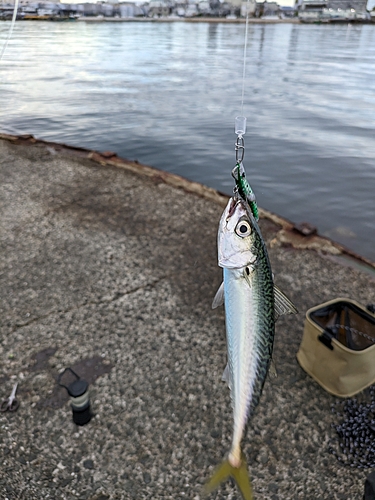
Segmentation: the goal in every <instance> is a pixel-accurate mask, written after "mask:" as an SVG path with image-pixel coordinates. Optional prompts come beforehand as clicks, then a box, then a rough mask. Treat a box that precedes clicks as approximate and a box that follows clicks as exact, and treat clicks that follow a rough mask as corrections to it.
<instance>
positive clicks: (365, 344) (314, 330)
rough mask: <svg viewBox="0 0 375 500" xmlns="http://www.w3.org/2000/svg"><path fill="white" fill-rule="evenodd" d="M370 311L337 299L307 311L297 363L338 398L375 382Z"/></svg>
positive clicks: (374, 318)
mask: <svg viewBox="0 0 375 500" xmlns="http://www.w3.org/2000/svg"><path fill="white" fill-rule="evenodd" d="M368 307H369V309H370V306H368ZM369 309H367V308H365V307H363V306H361V305H360V304H359V303H358V302H356V301H354V300H350V299H343V298H338V299H335V300H331V301H329V302H325V303H324V304H321V305H319V306H316V307H313V308H311V309H309V310H308V311H307V312H306V319H305V327H304V331H303V337H302V341H301V345H300V348H299V351H298V353H297V360H298V362H299V364H300V365H301V367H302V368H303V369H304V370H305V371H306V372H307V373H308V374H309V375H310V376H311V377H312V378H314V379H315V380H316V381H317V382H318V383H319V384H320V385H321V386H322V387H323V388H324V389H325V390H326V391H328V392H330V393H331V394H334V395H335V396H340V397H351V396H353V395H354V394H356V393H357V392H360V391H362V390H363V389H365V388H366V387H368V386H369V385H371V384H373V383H374V382H375V314H373V312H371V310H369Z"/></svg>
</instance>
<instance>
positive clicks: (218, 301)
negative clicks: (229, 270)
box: [212, 281, 224, 309]
mask: <svg viewBox="0 0 375 500" xmlns="http://www.w3.org/2000/svg"><path fill="white" fill-rule="evenodd" d="M223 304H224V281H223V282H222V284H221V285H220V286H219V289H218V291H217V292H216V295H215V297H214V300H213V301H212V309H216V308H217V307H219V306H222V305H223Z"/></svg>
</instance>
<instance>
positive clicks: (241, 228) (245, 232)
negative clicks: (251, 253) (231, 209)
mask: <svg viewBox="0 0 375 500" xmlns="http://www.w3.org/2000/svg"><path fill="white" fill-rule="evenodd" d="M235 231H236V234H237V235H238V236H241V238H246V236H249V235H250V234H251V226H250V224H249V223H248V222H247V221H245V220H240V222H239V223H238V224H237V226H236V229H235Z"/></svg>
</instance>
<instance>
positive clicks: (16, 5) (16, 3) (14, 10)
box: [0, 0, 18, 61]
mask: <svg viewBox="0 0 375 500" xmlns="http://www.w3.org/2000/svg"><path fill="white" fill-rule="evenodd" d="M17 11H18V0H15V2H14V9H13V17H12V22H11V23H10V28H9V32H8V36H7V38H6V40H5V42H4V45H3V49H2V51H1V54H0V61H1V60H2V58H3V56H4V53H5V50H6V48H7V46H8V43H9V40H10V39H11V36H12V33H13V28H14V24H15V22H16V17H17Z"/></svg>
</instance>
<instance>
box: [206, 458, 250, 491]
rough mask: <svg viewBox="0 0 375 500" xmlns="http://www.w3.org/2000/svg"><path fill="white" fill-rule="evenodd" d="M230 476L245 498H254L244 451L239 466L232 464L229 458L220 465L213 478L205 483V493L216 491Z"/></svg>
mask: <svg viewBox="0 0 375 500" xmlns="http://www.w3.org/2000/svg"><path fill="white" fill-rule="evenodd" d="M229 477H232V478H233V479H234V480H235V482H236V484H237V486H238V489H239V490H240V492H241V495H242V497H243V499H244V500H253V498H254V497H253V492H252V489H251V483H250V478H249V474H248V472H247V463H246V458H245V455H244V454H243V453H241V461H240V464H239V466H238V467H234V466H233V465H231V464H230V462H229V460H228V459H226V460H224V461H223V462H222V463H221V464H220V465H219V466H218V468H217V469H216V471H215V472H214V474H213V476H212V477H211V479H210V480H209V481H208V483H206V485H205V488H204V492H205V494H206V495H208V494H209V493H211V492H212V491H214V490H215V489H216V488H217V487H218V486H219V485H220V484H221V483H222V482H224V481H225V480H226V479H228V478H229Z"/></svg>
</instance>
